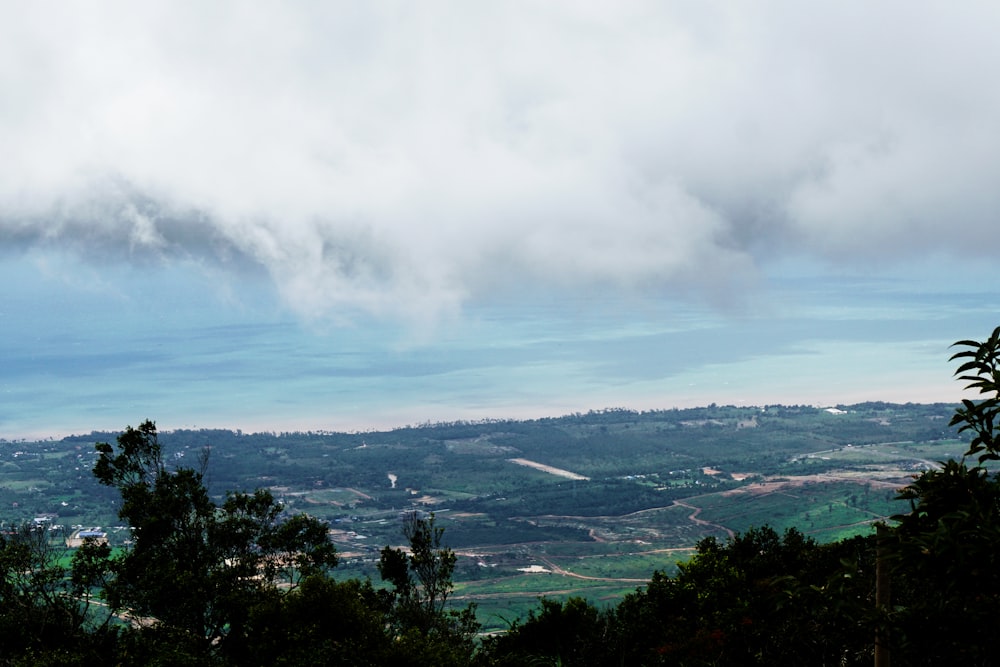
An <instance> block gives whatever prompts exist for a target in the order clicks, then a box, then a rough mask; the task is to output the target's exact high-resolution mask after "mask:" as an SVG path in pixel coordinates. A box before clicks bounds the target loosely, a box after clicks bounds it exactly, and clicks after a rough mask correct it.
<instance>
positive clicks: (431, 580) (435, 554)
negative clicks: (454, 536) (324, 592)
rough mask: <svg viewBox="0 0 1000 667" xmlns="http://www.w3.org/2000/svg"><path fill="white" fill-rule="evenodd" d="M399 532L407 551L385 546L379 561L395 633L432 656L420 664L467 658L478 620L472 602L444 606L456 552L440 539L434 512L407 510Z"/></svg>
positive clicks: (460, 661)
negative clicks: (421, 513) (453, 607)
mask: <svg viewBox="0 0 1000 667" xmlns="http://www.w3.org/2000/svg"><path fill="white" fill-rule="evenodd" d="M403 534H404V535H405V536H406V540H407V542H408V543H409V553H407V552H404V551H403V550H402V549H392V548H390V547H385V548H384V549H382V554H381V558H380V560H379V565H378V569H379V574H380V575H381V576H382V579H383V580H384V581H387V582H389V583H390V584H391V585H392V590H391V594H390V595H391V597H390V598H389V600H388V608H389V615H390V619H391V622H392V626H393V628H394V632H395V633H396V637H397V639H398V641H399V642H401V644H403V645H405V646H409V647H410V648H409V649H407V650H408V651H409V652H411V653H416V654H419V655H421V656H423V657H422V658H421V660H429V661H430V662H426V663H424V664H467V662H468V660H469V659H470V658H471V656H472V653H473V649H474V644H473V642H472V638H473V636H474V635H475V632H476V631H477V630H478V627H479V626H478V623H476V621H475V607H474V606H472V605H469V606H468V607H466V608H465V609H462V610H451V609H446V605H447V602H448V596H449V595H450V594H451V591H452V588H453V582H452V574H453V573H454V571H455V560H456V557H455V552H453V551H452V550H451V549H449V548H447V547H446V546H444V545H443V543H442V538H443V535H444V529H443V528H441V527H439V526H435V518H434V514H431V515H430V516H429V517H427V518H423V517H421V516H419V515H418V514H416V513H409V514H407V515H406V517H405V518H404V520H403ZM415 664H419V662H418V663H415Z"/></svg>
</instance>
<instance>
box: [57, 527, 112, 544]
mask: <svg viewBox="0 0 1000 667" xmlns="http://www.w3.org/2000/svg"><path fill="white" fill-rule="evenodd" d="M88 539H89V540H93V541H94V542H96V543H97V544H107V543H108V534H107V533H105V532H104V531H103V530H101V529H100V528H80V529H79V530H74V531H73V532H72V533H71V534H70V536H69V537H67V538H66V546H67V547H69V548H70V549H79V548H80V547H82V546H83V543H84V542H85V541H86V540H88Z"/></svg>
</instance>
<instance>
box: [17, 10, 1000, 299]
mask: <svg viewBox="0 0 1000 667" xmlns="http://www.w3.org/2000/svg"><path fill="white" fill-rule="evenodd" d="M5 14H6V17H5V20H4V22H3V24H2V25H0V96H2V97H3V99H2V103H0V146H2V147H3V154H4V155H3V159H2V160H0V247H6V248H7V249H8V250H11V251H16V250H18V249H22V248H25V247H29V246H43V247H49V246H55V247H69V248H73V249H76V250H79V251H80V253H81V254H83V255H87V256H93V255H95V254H96V255H98V256H100V257H102V258H115V257H117V258H121V259H125V260H129V261H145V260H146V259H148V258H150V257H152V258H157V259H158V260H161V261H162V260H166V261H169V260H170V259H171V258H173V257H185V258H190V257H194V258H198V259H200V260H203V261H206V262H212V263H221V264H223V265H232V266H234V267H236V266H244V267H245V266H250V267H257V268H258V269H264V270H266V271H267V272H268V273H269V274H270V275H271V276H272V278H273V279H274V281H275V283H276V284H277V285H278V287H279V289H280V290H281V292H282V293H283V294H284V295H285V296H286V297H287V299H288V300H289V302H290V303H291V304H292V305H293V306H294V307H295V308H296V309H298V310H299V311H300V312H302V313H305V314H307V315H314V316H319V317H322V316H326V315H329V314H331V313H334V312H337V311H339V310H342V309H345V308H346V309H355V308H357V309H363V310H366V311H369V312H375V313H383V314H391V315H399V314H402V315H404V316H415V315H417V314H418V313H441V312H447V311H451V310H454V309H456V308H459V307H460V306H461V304H462V303H463V302H465V301H466V300H468V299H474V298H477V297H480V296H483V295H486V294H489V293H491V292H493V291H496V290H502V289H509V290H512V291H515V292H516V291H517V290H520V289H525V288H532V287H543V288H545V287H556V288H563V287H572V288H578V289H594V288H600V289H612V290H637V291H644V292H653V293H660V292H669V293H695V294H699V295H708V296H710V297H711V296H713V295H714V296H717V295H719V294H723V293H725V292H726V291H727V290H730V289H732V288H733V287H734V286H739V285H743V284H746V283H747V281H749V280H752V279H753V277H754V276H755V274H756V273H757V272H758V271H759V270H760V267H761V266H764V265H766V263H767V262H768V261H771V260H773V259H776V258H781V257H787V256H807V257H814V258H823V259H826V260H828V261H831V262H857V263H865V262H872V261H875V260H876V259H878V261H894V260H904V259H910V258H913V257H919V256H921V255H923V254H926V253H928V252H931V251H935V252H939V251H942V250H943V251H945V252H950V253H954V254H956V255H966V254H968V255H981V254H985V253H987V252H991V248H993V247H995V244H996V242H997V241H998V240H1000V225H997V224H996V220H995V218H996V213H997V211H998V210H1000V189H998V188H997V187H996V185H995V182H994V181H995V174H996V173H1000V125H998V124H997V122H996V119H997V118H998V117H1000V90H998V89H997V87H996V86H995V85H993V84H992V82H993V80H994V78H995V73H996V72H997V71H998V69H1000V44H997V43H996V40H995V38H994V35H995V34H996V29H997V28H998V27H1000V6H997V5H996V4H995V3H987V2H981V3H975V2H973V3H964V4H963V5H962V7H961V8H956V7H955V6H954V5H951V4H946V3H919V4H917V5H914V4H913V3H904V2H885V3H878V4H875V5H873V4H872V3H862V2H846V3H829V4H824V5H822V6H820V5H817V4H815V3H808V4H803V3H794V2H763V3H754V4H753V5H752V6H751V5H743V4H740V3H728V2H702V3H694V4H692V3H684V2H668V3H661V2H648V3H644V2H635V3H613V4H609V3H588V2H554V3H535V2H510V3H467V2H429V3H417V4H414V3H405V2H375V3H337V2H334V3H319V2H317V3H308V2H305V3H291V4H290V3H253V4H246V3H238V2H229V3H227V2H220V3H211V4H210V5H205V4H204V3H172V2H171V3H167V2H163V3H155V2H154V3H138V4H136V3H123V2H96V3H94V2H76V3H63V4H60V5H59V6H58V7H56V8H54V7H53V6H50V5H44V4H39V3H21V4H19V5H16V6H14V7H8V8H7V11H6V12H5Z"/></svg>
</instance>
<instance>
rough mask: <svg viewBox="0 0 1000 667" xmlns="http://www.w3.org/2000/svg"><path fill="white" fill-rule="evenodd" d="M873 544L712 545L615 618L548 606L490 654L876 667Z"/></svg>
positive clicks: (554, 659)
mask: <svg viewBox="0 0 1000 667" xmlns="http://www.w3.org/2000/svg"><path fill="white" fill-rule="evenodd" d="M873 546H874V545H873V543H872V542H871V540H868V541H858V540H852V541H848V542H843V543H838V544H836V545H819V544H817V543H815V542H814V541H812V540H810V539H808V538H805V537H804V536H803V535H802V534H801V533H799V532H798V531H795V530H789V531H786V532H785V534H784V535H783V536H779V535H778V534H777V533H775V532H774V531H773V530H771V529H770V528H766V527H765V528H760V529H752V530H749V531H747V532H746V533H744V534H742V535H737V536H736V537H734V538H732V539H730V540H729V541H727V542H726V543H720V542H718V541H717V540H715V539H712V538H710V539H706V540H703V541H702V542H701V543H700V544H699V545H698V553H697V555H696V556H695V557H694V558H692V559H691V560H690V561H689V562H687V563H685V564H683V565H681V567H680V569H679V572H678V574H677V575H676V576H675V577H669V576H667V575H666V574H664V573H662V572H657V573H655V574H654V575H653V578H652V580H651V581H650V583H649V585H648V586H647V587H646V588H645V589H643V590H639V591H636V592H635V593H633V594H632V595H629V596H628V597H626V598H625V599H624V600H623V601H622V602H620V603H619V604H618V605H617V606H616V607H615V608H612V609H608V610H603V611H602V610H599V609H598V608H596V607H594V606H593V605H591V604H590V603H588V602H586V601H585V600H582V599H579V598H571V599H569V600H568V601H566V602H564V603H559V602H556V601H551V600H542V603H541V607H542V609H541V612H540V613H537V614H536V613H531V614H530V615H529V617H528V619H527V620H525V621H524V622H523V623H521V622H515V623H514V624H513V626H512V627H511V630H510V632H508V633H507V634H506V635H504V636H501V637H497V638H495V639H492V640H490V641H489V642H488V643H487V645H486V646H487V651H486V653H487V654H488V655H489V656H490V657H491V659H492V660H493V664H497V665H521V664H559V665H577V666H590V665H762V666H763V665H789V666H792V665H795V666H798V665H831V666H832V665H862V664H864V665H867V664H870V661H871V654H870V643H871V639H872V637H873V632H874V631H873V628H874V625H873V624H872V623H873V621H872V618H871V616H872V615H871V614H866V612H865V609H868V608H870V605H869V604H868V603H869V602H870V592H871V586H872V583H873V574H874V572H873Z"/></svg>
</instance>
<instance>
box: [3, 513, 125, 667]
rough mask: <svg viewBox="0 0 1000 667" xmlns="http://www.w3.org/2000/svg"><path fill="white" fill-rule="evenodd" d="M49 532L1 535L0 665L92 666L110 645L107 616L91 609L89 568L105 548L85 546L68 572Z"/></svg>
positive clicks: (29, 527)
mask: <svg viewBox="0 0 1000 667" xmlns="http://www.w3.org/2000/svg"><path fill="white" fill-rule="evenodd" d="M48 532H49V531H47V530H46V529H45V528H43V527H40V526H36V525H33V524H23V525H21V526H19V527H18V528H16V529H15V530H13V531H9V532H6V533H4V534H0V664H5V665H6V664H65V665H68V664H74V665H75V664H81V665H82V664H95V663H97V662H98V661H100V660H101V656H102V655H105V654H106V653H107V652H108V651H109V650H111V649H112V647H113V645H114V642H115V639H116V632H115V631H114V629H112V628H110V627H109V625H108V621H109V620H110V614H109V613H107V612H104V613H102V614H95V613H91V609H90V606H89V597H90V591H91V590H92V586H93V585H95V583H96V581H95V578H94V577H92V576H91V573H92V570H91V569H89V568H88V564H93V563H98V562H103V559H104V558H106V556H107V552H106V550H105V548H104V547H102V546H101V545H95V544H93V543H89V544H85V545H84V547H83V548H82V549H80V550H78V551H77V552H76V554H75V555H74V557H73V559H72V570H71V571H68V570H67V569H66V568H65V567H64V566H63V565H61V564H60V562H61V560H62V559H63V558H64V556H65V552H63V551H62V550H60V549H58V548H56V547H55V546H54V545H53V542H52V541H51V540H50V538H49V534H48ZM101 619H103V622H102V620H101Z"/></svg>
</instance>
